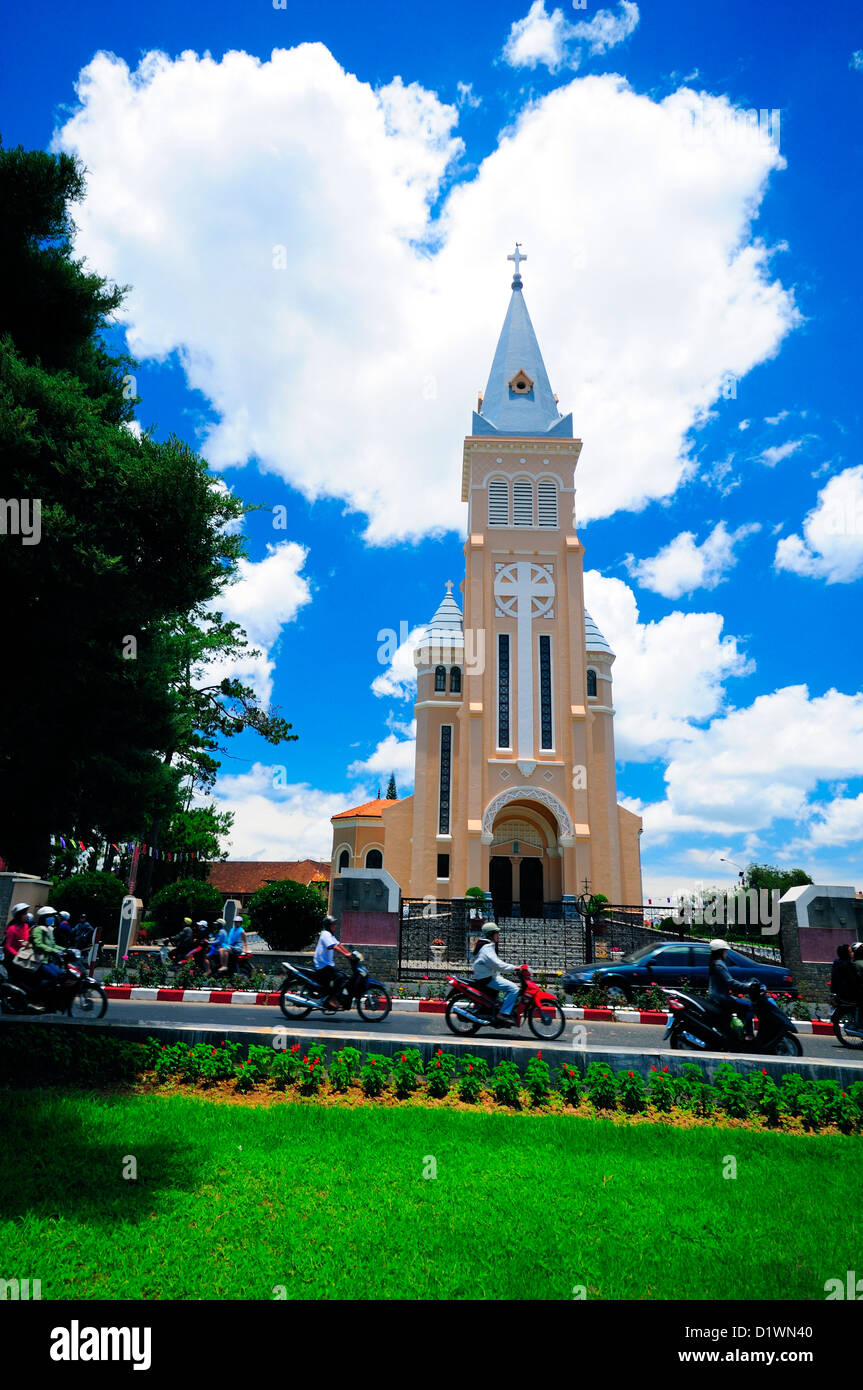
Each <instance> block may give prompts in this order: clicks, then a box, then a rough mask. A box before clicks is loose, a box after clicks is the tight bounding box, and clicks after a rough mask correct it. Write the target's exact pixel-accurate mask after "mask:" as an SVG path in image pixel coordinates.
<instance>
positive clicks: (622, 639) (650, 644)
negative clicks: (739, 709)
mask: <svg viewBox="0 0 863 1390" xmlns="http://www.w3.org/2000/svg"><path fill="white" fill-rule="evenodd" d="M584 594H585V604H586V606H587V609H588V611H589V612H590V615H591V617H592V618H593V619H594V621H595V622H596V623H597V625H598V627H599V629H600V631H601V632H602V633H603V634H604V635H605V637H606V638H607V639H608V641H609V642H610V643H611V647H612V650H613V651H614V652H615V654H616V656H617V662H616V663H615V665H614V667H613V668H612V674H613V676H614V707H615V711H616V717H615V721H614V741H615V751H616V754H617V757H618V758H620V759H623V760H626V759H631V760H632V761H634V762H641V761H644V760H646V759H651V758H657V757H664V756H669V754H670V752H671V750H673V749H675V748H676V747H677V746H678V744H685V743H687V742H689V741H691V740H693V739H695V738H697V737H698V734H699V730H698V727H697V724H698V722H699V721H703V720H706V719H710V718H712V717H713V716H714V715H715V714H717V712H718V711H719V710H720V709H721V707H722V705H723V701H724V682H725V681H726V680H727V679H728V678H729V677H731V676H742V675H745V674H747V672H749V671H750V670H751V669H752V666H751V663H750V662H749V661H748V660H747V658H746V656H745V654H744V653H743V652H741V651H740V650H739V648H738V645H737V639H736V638H735V637H731V636H725V637H723V636H722V625H723V618H722V615H721V614H720V613H669V614H668V615H667V617H665V618H662V619H661V620H660V621H659V622H655V623H642V622H639V619H638V607H637V604H636V599H635V594H634V593H633V591H632V589H631V588H630V587H629V585H628V584H625V583H624V582H623V580H622V579H610V578H606V577H605V576H604V575H601V574H600V573H599V572H598V571H597V570H588V571H586V573H585V576H584Z"/></svg>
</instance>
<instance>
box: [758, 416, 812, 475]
mask: <svg viewBox="0 0 863 1390" xmlns="http://www.w3.org/2000/svg"><path fill="white" fill-rule="evenodd" d="M768 423H772V422H768ZM802 443H803V440H802V439H790V440H789V441H788V443H787V444H771V445H770V448H769V449H764V450H763V452H762V453H761V454H760V455H759V457H760V459H761V462H762V463H766V465H767V467H768V468H775V467H776V465H777V463H781V462H782V460H783V459H787V458H790V456H791V455H792V454H796V453H797V450H798V449H799V448H800V445H801V444H802Z"/></svg>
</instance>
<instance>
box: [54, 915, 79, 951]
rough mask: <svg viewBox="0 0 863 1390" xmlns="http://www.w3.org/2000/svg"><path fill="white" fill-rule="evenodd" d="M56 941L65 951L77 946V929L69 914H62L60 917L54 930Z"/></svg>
mask: <svg viewBox="0 0 863 1390" xmlns="http://www.w3.org/2000/svg"><path fill="white" fill-rule="evenodd" d="M54 940H55V942H56V943H57V945H58V946H61V947H63V948H64V949H68V948H69V947H70V946H74V945H75V929H74V928H73V926H72V922H71V919H70V917H69V914H68V912H61V913H60V914H59V915H58V918H57V925H56V926H55V928H54Z"/></svg>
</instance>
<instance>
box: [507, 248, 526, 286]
mask: <svg viewBox="0 0 863 1390" xmlns="http://www.w3.org/2000/svg"><path fill="white" fill-rule="evenodd" d="M507 260H508V261H513V262H514V263H515V274H514V275H513V277H512V283H513V285H515V282H516V281H518V283H519V284H521V271H520V270H519V266H520V265H521V263H522V261H526V260H527V256H525V255H524V253H523V252H522V250H521V242H520V241H517V242H516V243H515V250H514V251H513V253H512V255H511V256H507Z"/></svg>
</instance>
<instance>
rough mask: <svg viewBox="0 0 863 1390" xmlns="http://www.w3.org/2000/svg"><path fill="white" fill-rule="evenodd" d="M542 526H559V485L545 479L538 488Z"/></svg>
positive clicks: (540, 522)
mask: <svg viewBox="0 0 863 1390" xmlns="http://www.w3.org/2000/svg"><path fill="white" fill-rule="evenodd" d="M536 491H537V501H538V503H539V524H540V526H557V485H556V484H555V483H553V482H552V481H551V479H550V478H543V479H541V480H540V482H539V484H538V486H537V490H536Z"/></svg>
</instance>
